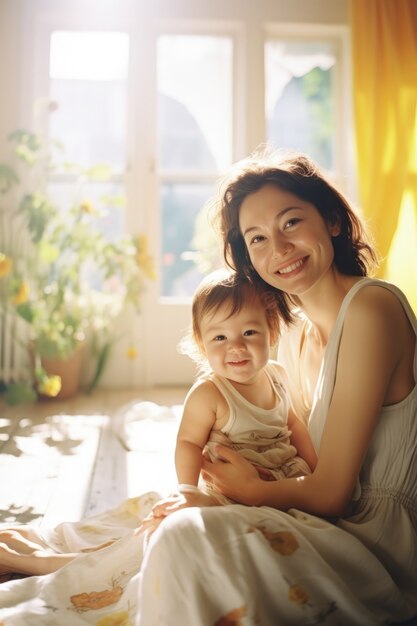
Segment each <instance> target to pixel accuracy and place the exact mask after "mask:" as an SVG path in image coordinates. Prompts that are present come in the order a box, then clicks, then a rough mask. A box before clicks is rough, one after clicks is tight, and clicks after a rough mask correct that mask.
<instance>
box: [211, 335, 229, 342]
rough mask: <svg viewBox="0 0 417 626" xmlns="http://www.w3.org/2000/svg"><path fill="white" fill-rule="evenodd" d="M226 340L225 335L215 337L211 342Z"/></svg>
mask: <svg viewBox="0 0 417 626" xmlns="http://www.w3.org/2000/svg"><path fill="white" fill-rule="evenodd" d="M225 339H226V336H225V335H216V336H215V337H214V339H213V341H224V340H225Z"/></svg>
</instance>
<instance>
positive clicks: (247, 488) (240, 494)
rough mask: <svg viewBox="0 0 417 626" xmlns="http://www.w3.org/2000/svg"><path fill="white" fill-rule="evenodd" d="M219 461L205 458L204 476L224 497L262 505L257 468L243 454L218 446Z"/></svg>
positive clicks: (260, 481) (203, 465) (216, 449)
mask: <svg viewBox="0 0 417 626" xmlns="http://www.w3.org/2000/svg"><path fill="white" fill-rule="evenodd" d="M215 452H216V455H217V456H218V458H217V459H213V460H210V459H209V458H208V457H207V456H204V458H203V464H202V476H203V478H204V480H206V481H207V482H210V483H211V484H212V485H213V487H214V488H215V489H216V490H217V491H219V492H220V493H221V494H223V495H224V496H227V497H228V498H231V499H232V500H235V501H236V502H240V503H241V504H249V505H257V504H260V488H261V485H262V482H263V481H262V480H261V478H260V476H259V474H258V472H257V470H256V468H255V467H254V466H253V465H252V464H251V463H249V461H247V460H246V459H244V458H243V457H242V455H241V454H239V453H238V452H235V451H234V450H231V449H230V448H228V447H225V446H221V445H216V446H215Z"/></svg>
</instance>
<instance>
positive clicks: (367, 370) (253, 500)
mask: <svg viewBox="0 0 417 626" xmlns="http://www.w3.org/2000/svg"><path fill="white" fill-rule="evenodd" d="M384 291H385V293H386V294H388V297H387V296H386V295H385V294H384V293H381V292H384ZM406 324H407V321H406V318H405V314H404V312H403V310H402V308H401V305H400V304H399V303H398V306H397V302H395V301H393V300H392V297H391V294H389V292H387V291H386V290H383V289H382V290H381V289H380V288H376V289H372V290H371V289H364V290H362V291H361V292H359V293H358V294H357V296H356V297H355V298H354V299H353V301H352V303H351V305H350V307H349V310H348V312H347V314H346V317H345V324H344V329H343V335H342V338H341V343H340V348H339V352H338V362H337V373H336V381H335V385H334V390H333V395H332V400H331V403H330V407H329V411H328V416H327V420H326V424H325V427H324V431H323V436H322V440H321V445H320V452H319V457H318V461H317V465H316V467H315V470H314V472H313V474H311V475H310V476H305V477H301V478H289V479H283V480H280V481H276V482H265V481H262V480H260V479H259V477H258V476H257V475H256V474H255V470H253V468H251V467H250V466H249V464H248V463H247V462H245V461H244V460H243V459H241V458H239V457H238V455H236V453H233V452H232V451H229V450H226V449H224V448H220V447H219V448H218V452H219V453H220V454H221V455H222V457H223V458H224V460H225V461H226V463H224V462H221V461H217V462H216V461H215V462H214V463H210V462H209V461H208V460H204V464H203V473H204V474H205V475H207V476H209V477H211V480H212V482H213V484H214V485H215V487H216V488H217V489H218V490H219V491H220V492H221V493H223V494H224V495H226V496H228V497H230V498H233V499H234V500H237V501H239V502H242V503H244V504H251V505H269V506H274V507H277V508H279V509H282V510H287V509H289V508H292V507H294V508H298V509H301V510H304V511H306V512H310V513H313V514H316V515H320V516H323V517H334V516H339V515H342V514H343V512H344V510H345V508H346V505H347V503H348V501H349V499H350V498H351V495H352V492H353V489H354V487H355V483H356V480H357V476H358V474H359V470H360V467H361V464H362V462H363V458H364V456H365V453H366V450H367V448H368V446H369V442H370V439H371V437H372V434H373V432H374V429H375V427H376V424H377V422H378V419H379V415H380V411H381V407H382V405H383V403H384V401H385V399H386V396H387V390H388V388H389V386H390V382H391V379H392V377H393V372H394V371H395V368H396V366H397V364H398V362H399V361H400V359H401V357H402V353H403V352H404V350H405V348H406V346H405V345H404V341H400V342H399V343H398V336H399V335H401V336H405V333H399V329H401V328H402V329H403V328H404V325H406Z"/></svg>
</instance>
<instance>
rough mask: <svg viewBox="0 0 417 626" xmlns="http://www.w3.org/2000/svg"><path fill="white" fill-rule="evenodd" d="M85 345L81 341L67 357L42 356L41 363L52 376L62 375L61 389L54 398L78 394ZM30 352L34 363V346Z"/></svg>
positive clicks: (42, 396) (41, 395)
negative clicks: (51, 357)
mask: <svg viewBox="0 0 417 626" xmlns="http://www.w3.org/2000/svg"><path fill="white" fill-rule="evenodd" d="M84 346H85V344H84V342H80V343H79V344H78V347H77V349H76V350H75V351H74V352H73V353H72V354H70V356H69V357H67V358H65V359H62V358H53V359H49V358H47V357H41V365H42V367H43V369H44V370H45V372H46V373H47V374H48V375H50V376H53V375H55V376H60V377H61V390H60V392H59V393H58V395H56V396H55V397H54V398H56V399H58V400H64V399H66V398H72V397H73V396H75V395H77V393H78V391H79V389H80V381H81V368H82V359H83V353H84ZM30 352H31V360H32V363H33V361H34V359H33V347H32V346H31V348H30ZM39 396H40V397H41V398H42V399H44V398H48V399H54V398H50V397H49V396H45V395H43V394H39Z"/></svg>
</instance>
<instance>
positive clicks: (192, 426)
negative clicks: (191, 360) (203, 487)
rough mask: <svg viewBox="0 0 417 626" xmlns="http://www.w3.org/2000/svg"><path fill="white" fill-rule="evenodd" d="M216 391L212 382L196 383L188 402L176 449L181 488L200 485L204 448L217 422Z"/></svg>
mask: <svg viewBox="0 0 417 626" xmlns="http://www.w3.org/2000/svg"><path fill="white" fill-rule="evenodd" d="M214 389H215V388H214V386H213V384H212V383H211V382H209V381H205V382H199V383H196V384H195V385H194V386H193V387H192V389H191V390H190V391H189V393H188V395H187V397H186V399H185V403H184V410H183V414H182V418H181V423H180V427H179V430H178V435H177V443H176V448H175V468H176V471H177V478H178V482H179V483H180V484H187V485H197V484H198V479H199V476H200V470H201V463H202V452H203V448H204V446H205V445H206V443H207V440H208V438H209V434H210V431H211V430H212V428H213V426H214V424H215V422H216V415H217V402H216V394H215V393H213V391H214Z"/></svg>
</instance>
